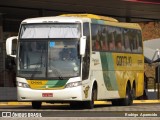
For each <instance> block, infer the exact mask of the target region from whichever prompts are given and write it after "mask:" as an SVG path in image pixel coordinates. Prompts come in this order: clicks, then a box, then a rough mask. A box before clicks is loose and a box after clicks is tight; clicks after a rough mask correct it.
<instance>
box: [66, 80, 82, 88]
mask: <svg viewBox="0 0 160 120" xmlns="http://www.w3.org/2000/svg"><path fill="white" fill-rule="evenodd" d="M80 85H82V82H81V81H78V82H71V83H68V84H67V85H66V88H71V87H77V86H80Z"/></svg>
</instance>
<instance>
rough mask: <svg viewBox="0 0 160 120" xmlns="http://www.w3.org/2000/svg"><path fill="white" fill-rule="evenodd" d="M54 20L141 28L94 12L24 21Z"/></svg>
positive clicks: (48, 21)
mask: <svg viewBox="0 0 160 120" xmlns="http://www.w3.org/2000/svg"><path fill="white" fill-rule="evenodd" d="M52 22H53V23H58V22H64V23H66V22H67V23H78V22H92V23H98V24H105V25H111V26H116V27H124V28H131V29H141V28H140V26H139V25H138V24H136V23H125V22H118V20H116V19H114V18H111V17H106V16H99V15H94V14H62V15H59V16H52V17H37V18H29V19H26V20H23V21H22V23H52Z"/></svg>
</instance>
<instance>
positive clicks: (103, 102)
mask: <svg viewBox="0 0 160 120" xmlns="http://www.w3.org/2000/svg"><path fill="white" fill-rule="evenodd" d="M133 103H134V104H140V103H144V104H145V103H153V104H154V103H160V100H134V101H133ZM94 104H95V105H106V104H111V102H109V101H95V102H94ZM6 105H8V106H10V105H31V102H0V106H6ZM43 105H53V104H50V103H45V102H43ZM54 105H68V104H61V103H55V104H54Z"/></svg>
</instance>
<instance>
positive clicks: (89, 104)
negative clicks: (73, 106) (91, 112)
mask: <svg viewBox="0 0 160 120" xmlns="http://www.w3.org/2000/svg"><path fill="white" fill-rule="evenodd" d="M95 100H97V89H96V88H93V89H92V96H91V100H90V101H86V102H84V103H85V104H84V105H85V107H86V108H88V109H93V108H94V101H95Z"/></svg>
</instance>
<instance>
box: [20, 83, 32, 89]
mask: <svg viewBox="0 0 160 120" xmlns="http://www.w3.org/2000/svg"><path fill="white" fill-rule="evenodd" d="M17 86H18V87H23V88H30V86H29V85H28V84H27V83H23V82H17Z"/></svg>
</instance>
